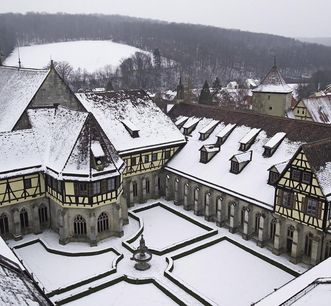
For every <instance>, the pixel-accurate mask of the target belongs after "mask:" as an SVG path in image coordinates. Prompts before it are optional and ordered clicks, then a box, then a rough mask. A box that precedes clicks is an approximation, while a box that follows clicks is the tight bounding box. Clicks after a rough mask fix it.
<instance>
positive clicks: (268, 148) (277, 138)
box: [263, 132, 286, 157]
mask: <svg viewBox="0 0 331 306" xmlns="http://www.w3.org/2000/svg"><path fill="white" fill-rule="evenodd" d="M285 136H286V133H284V132H279V133H276V134H275V135H274V136H272V137H271V138H270V139H269V140H268V142H267V143H266V144H265V145H264V146H263V148H264V152H263V156H264V157H271V156H272V155H273V154H274V153H275V152H276V150H277V148H278V147H279V145H280V144H281V143H282V141H283V139H284V138H285Z"/></svg>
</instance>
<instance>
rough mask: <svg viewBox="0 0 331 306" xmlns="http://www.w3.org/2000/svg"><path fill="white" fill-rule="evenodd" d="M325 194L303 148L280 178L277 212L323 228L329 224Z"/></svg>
mask: <svg viewBox="0 0 331 306" xmlns="http://www.w3.org/2000/svg"><path fill="white" fill-rule="evenodd" d="M325 206H326V205H325V197H324V195H323V193H322V190H321V188H320V186H319V184H318V181H317V178H316V176H315V175H314V173H313V172H312V171H311V167H310V165H309V163H308V161H307V158H306V156H305V154H304V152H303V150H301V151H300V152H299V153H298V154H297V155H296V156H295V158H294V159H293V161H292V162H291V163H290V165H289V167H288V168H287V170H286V172H285V173H284V174H283V176H282V178H281V179H280V180H279V182H278V184H277V188H276V196H275V212H276V213H277V214H280V215H282V216H285V217H286V218H290V219H292V220H295V221H297V222H300V223H303V224H307V225H309V226H311V227H314V228H316V229H319V230H322V229H323V228H324V226H325V224H324V223H323V222H324V221H323V220H324V219H325V211H324V208H325Z"/></svg>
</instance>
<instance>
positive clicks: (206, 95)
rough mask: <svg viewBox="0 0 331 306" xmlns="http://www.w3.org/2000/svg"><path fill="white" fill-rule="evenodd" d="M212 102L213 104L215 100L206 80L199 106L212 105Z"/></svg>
mask: <svg viewBox="0 0 331 306" xmlns="http://www.w3.org/2000/svg"><path fill="white" fill-rule="evenodd" d="M212 102H213V98H212V96H211V94H210V90H209V85H208V82H207V80H206V81H205V83H204V84H203V87H202V90H201V92H200V96H199V104H212Z"/></svg>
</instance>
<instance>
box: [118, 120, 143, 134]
mask: <svg viewBox="0 0 331 306" xmlns="http://www.w3.org/2000/svg"><path fill="white" fill-rule="evenodd" d="M121 122H122V124H123V125H124V127H125V128H126V130H127V131H128V132H129V134H130V136H131V137H132V138H137V137H139V129H138V128H137V127H136V126H135V125H134V124H133V123H132V122H131V121H129V120H122V121H121Z"/></svg>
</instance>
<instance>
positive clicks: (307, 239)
mask: <svg viewBox="0 0 331 306" xmlns="http://www.w3.org/2000/svg"><path fill="white" fill-rule="evenodd" d="M312 244H313V234H312V233H309V234H307V235H306V237H305V255H306V256H308V257H310V255H311V246H312Z"/></svg>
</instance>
